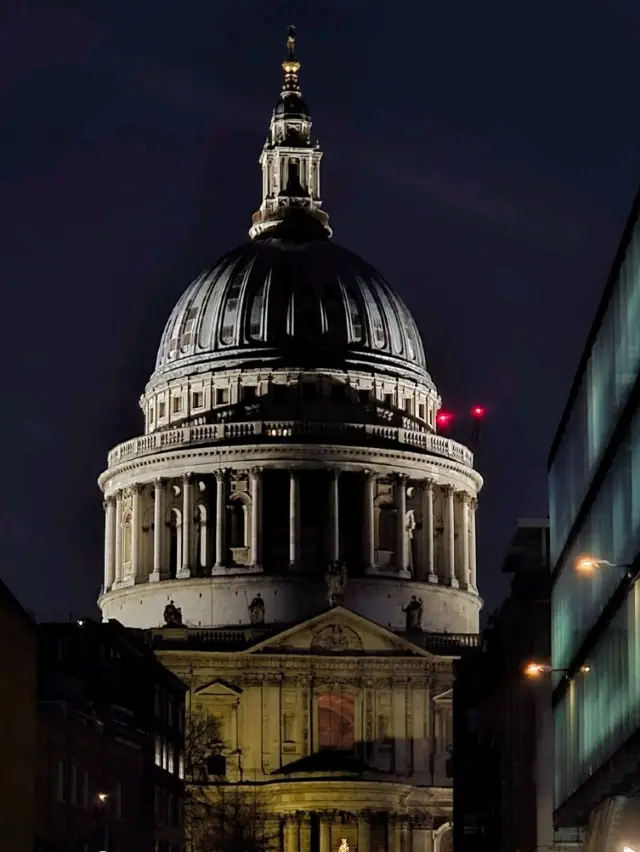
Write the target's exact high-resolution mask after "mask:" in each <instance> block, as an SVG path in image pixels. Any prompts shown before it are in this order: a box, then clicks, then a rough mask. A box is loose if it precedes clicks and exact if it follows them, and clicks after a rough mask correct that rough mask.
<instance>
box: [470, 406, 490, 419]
mask: <svg viewBox="0 0 640 852" xmlns="http://www.w3.org/2000/svg"><path fill="white" fill-rule="evenodd" d="M486 411H487V409H486V408H485V407H484V406H483V405H474V406H473V408H472V409H471V416H472V417H474V418H475V419H476V420H482V418H483V417H484V415H485V413H486Z"/></svg>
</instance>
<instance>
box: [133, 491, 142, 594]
mask: <svg viewBox="0 0 640 852" xmlns="http://www.w3.org/2000/svg"><path fill="white" fill-rule="evenodd" d="M141 497H142V486H140V485H132V486H131V581H130V582H131V583H137V582H138V581H139V579H140V532H141V527H142V518H141V514H142V513H141V511H140V503H141Z"/></svg>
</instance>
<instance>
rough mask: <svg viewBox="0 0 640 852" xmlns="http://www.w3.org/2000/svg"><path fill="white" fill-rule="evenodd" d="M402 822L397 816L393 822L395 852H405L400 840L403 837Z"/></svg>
mask: <svg viewBox="0 0 640 852" xmlns="http://www.w3.org/2000/svg"><path fill="white" fill-rule="evenodd" d="M403 829H404V820H403V819H402V817H400V816H397V817H396V822H395V838H394V849H395V852H405V850H404V848H403V845H402V840H403V836H404V830H403Z"/></svg>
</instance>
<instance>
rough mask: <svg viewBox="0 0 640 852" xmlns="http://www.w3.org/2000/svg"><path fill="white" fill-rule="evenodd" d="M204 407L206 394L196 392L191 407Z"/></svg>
mask: <svg viewBox="0 0 640 852" xmlns="http://www.w3.org/2000/svg"><path fill="white" fill-rule="evenodd" d="M203 405H204V394H203V393H202V391H194V392H193V396H192V397H191V407H192V408H202V406H203Z"/></svg>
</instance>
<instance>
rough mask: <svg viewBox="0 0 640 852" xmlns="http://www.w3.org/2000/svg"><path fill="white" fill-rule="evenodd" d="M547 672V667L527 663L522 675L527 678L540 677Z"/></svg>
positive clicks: (541, 664)
mask: <svg viewBox="0 0 640 852" xmlns="http://www.w3.org/2000/svg"><path fill="white" fill-rule="evenodd" d="M548 670H549V666H545V665H544V664H543V663H527V664H526V666H525V667H524V673H525V675H526V676H527V677H540V675H541V674H543V673H544V672H546V671H548Z"/></svg>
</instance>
